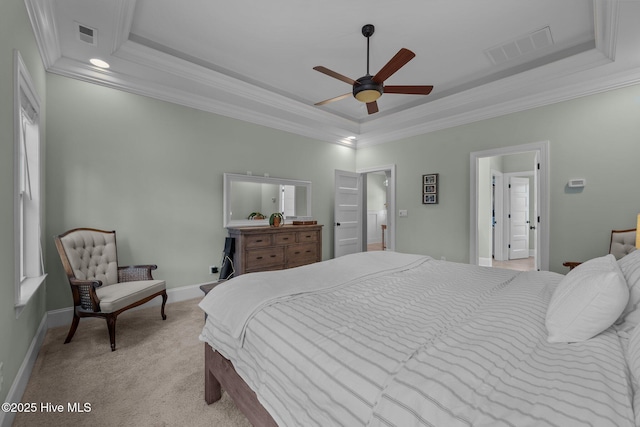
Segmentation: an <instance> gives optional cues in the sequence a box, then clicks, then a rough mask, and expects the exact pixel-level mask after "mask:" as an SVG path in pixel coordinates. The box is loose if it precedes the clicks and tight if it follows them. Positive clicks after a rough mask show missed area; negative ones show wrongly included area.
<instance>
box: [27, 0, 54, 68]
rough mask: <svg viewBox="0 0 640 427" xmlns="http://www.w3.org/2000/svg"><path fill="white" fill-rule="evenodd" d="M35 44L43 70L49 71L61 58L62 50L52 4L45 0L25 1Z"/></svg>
mask: <svg viewBox="0 0 640 427" xmlns="http://www.w3.org/2000/svg"><path fill="white" fill-rule="evenodd" d="M24 3H25V6H26V7H27V14H28V15H29V20H30V21H31V27H32V28H33V31H34V35H35V38H36V44H37V45H38V50H39V51H40V56H41V57H42V62H43V65H44V68H45V69H49V67H51V66H52V65H53V64H55V63H56V61H58V59H60V58H61V57H62V49H61V48H60V42H59V40H60V39H59V37H58V30H57V28H56V20H55V17H54V13H53V2H51V1H47V0H25V2H24Z"/></svg>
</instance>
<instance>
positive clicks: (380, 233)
mask: <svg viewBox="0 0 640 427" xmlns="http://www.w3.org/2000/svg"><path fill="white" fill-rule="evenodd" d="M358 173H361V174H362V175H363V188H364V209H363V216H364V221H363V223H364V227H362V230H363V249H364V250H365V251H379V250H385V251H386V250H395V215H394V212H395V185H394V183H395V165H386V166H379V167H374V168H368V169H362V170H358Z"/></svg>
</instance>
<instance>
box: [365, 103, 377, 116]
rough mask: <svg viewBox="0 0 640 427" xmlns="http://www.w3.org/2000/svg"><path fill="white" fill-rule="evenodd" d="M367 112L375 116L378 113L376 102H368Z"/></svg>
mask: <svg viewBox="0 0 640 427" xmlns="http://www.w3.org/2000/svg"><path fill="white" fill-rule="evenodd" d="M367 112H368V113H369V114H374V113H377V112H378V103H377V102H376V101H373V102H367Z"/></svg>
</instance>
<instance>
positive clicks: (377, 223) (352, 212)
mask: <svg viewBox="0 0 640 427" xmlns="http://www.w3.org/2000/svg"><path fill="white" fill-rule="evenodd" d="M395 177H396V166H395V165H385V166H377V167H372V168H366V169H359V170H357V171H356V172H348V171H341V170H336V171H335V206H334V257H335V258H337V257H340V256H343V255H346V254H350V253H354V252H364V251H367V250H368V249H367V245H368V243H370V242H371V243H372V244H375V246H372V249H374V248H375V249H374V250H380V248H381V247H382V246H384V250H388V251H393V250H395V223H396V218H395V206H396V203H395V198H396V194H395ZM368 181H369V184H370V186H374V184H373V183H374V182H375V183H377V184H375V186H381V187H383V188H384V190H382V191H384V193H385V194H384V195H378V196H375V198H376V200H378V201H381V200H385V199H386V206H384V202H382V204H380V203H377V202H376V203H375V205H374V203H373V202H372V203H369V201H368V197H367V182H368ZM369 207H371V210H372V211H374V212H376V217H375V219H371V220H370V219H368V210H369V209H368V208H369ZM369 223H371V224H372V225H371V226H370V225H369ZM383 226H384V227H383ZM378 227H379V229H380V234H379V235H377V230H378ZM370 228H371V229H372V231H371V235H372V237H371V238H370V239H369V238H368V233H369V229H370ZM383 233H384V234H383ZM378 236H379V238H377V237H378ZM383 236H384V243H383V242H382V239H383ZM378 242H379V244H377V243H378Z"/></svg>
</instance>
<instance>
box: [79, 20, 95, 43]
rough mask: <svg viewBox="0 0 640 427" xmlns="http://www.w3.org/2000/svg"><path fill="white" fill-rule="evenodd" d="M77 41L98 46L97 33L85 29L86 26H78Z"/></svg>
mask: <svg viewBox="0 0 640 427" xmlns="http://www.w3.org/2000/svg"><path fill="white" fill-rule="evenodd" d="M76 25H77V26H78V32H77V34H78V39H80V41H82V42H85V43H88V44H90V45H93V46H96V45H97V44H98V31H96V29H95V28H91V27H87V26H86V25H82V24H78V23H77V22H76Z"/></svg>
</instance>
